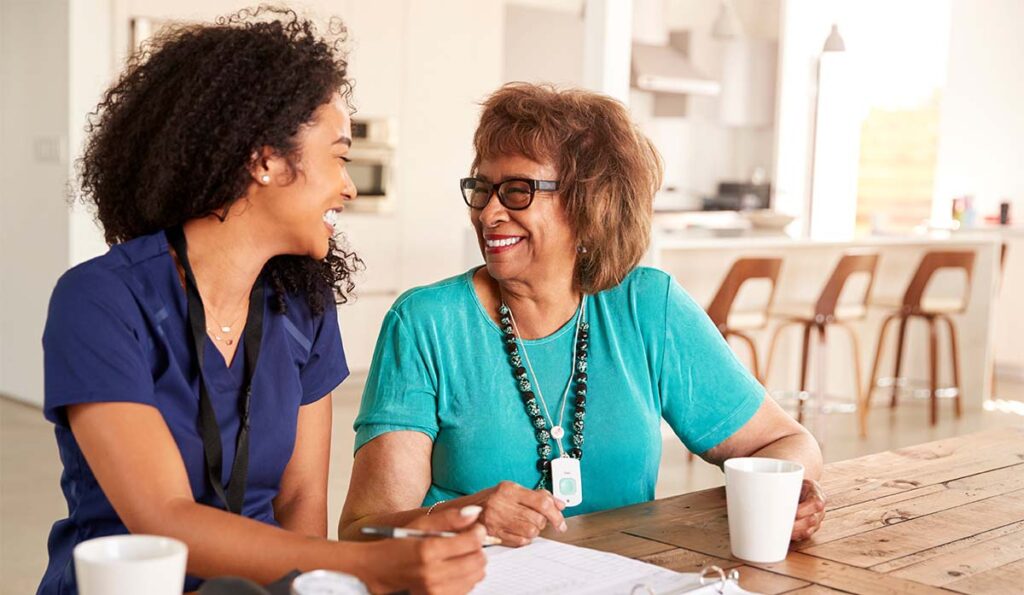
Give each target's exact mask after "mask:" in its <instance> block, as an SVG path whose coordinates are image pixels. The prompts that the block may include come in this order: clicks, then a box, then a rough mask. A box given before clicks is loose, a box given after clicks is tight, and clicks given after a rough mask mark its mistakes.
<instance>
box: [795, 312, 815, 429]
mask: <svg viewBox="0 0 1024 595" xmlns="http://www.w3.org/2000/svg"><path fill="white" fill-rule="evenodd" d="M812 328H813V325H812V324H810V323H806V324H804V340H803V344H802V347H801V351H800V392H799V393H798V394H797V399H796V421H797V423H801V424H802V423H804V399H803V396H804V393H805V392H806V391H807V360H808V357H809V356H810V350H811V329H812Z"/></svg>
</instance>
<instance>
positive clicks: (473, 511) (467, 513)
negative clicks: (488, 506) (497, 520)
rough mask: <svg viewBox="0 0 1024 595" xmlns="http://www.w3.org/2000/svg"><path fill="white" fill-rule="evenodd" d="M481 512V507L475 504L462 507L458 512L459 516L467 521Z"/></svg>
mask: <svg viewBox="0 0 1024 595" xmlns="http://www.w3.org/2000/svg"><path fill="white" fill-rule="evenodd" d="M483 511H484V509H483V508H482V507H480V506H477V505H476V504H470V505H469V506H463V507H462V508H461V509H460V510H459V514H460V515H462V516H464V517H466V518H467V519H468V518H476V517H478V516H480V513H481V512H483Z"/></svg>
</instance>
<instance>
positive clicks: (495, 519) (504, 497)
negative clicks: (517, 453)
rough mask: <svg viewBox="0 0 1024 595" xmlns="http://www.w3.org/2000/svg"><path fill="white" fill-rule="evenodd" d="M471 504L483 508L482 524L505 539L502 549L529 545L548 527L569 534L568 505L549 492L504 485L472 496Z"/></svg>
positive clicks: (500, 484)
mask: <svg viewBox="0 0 1024 595" xmlns="http://www.w3.org/2000/svg"><path fill="white" fill-rule="evenodd" d="M470 500H471V501H472V502H473V503H474V504H478V505H480V506H482V507H483V509H484V513H483V515H482V516H481V517H480V522H482V523H483V525H484V526H485V527H487V532H488V533H489V534H490V535H493V536H495V537H498V538H500V539H501V543H502V545H508V546H513V547H518V546H521V545H526V544H528V543H530V542H531V541H533V538H534V537H537V535H539V534H540V532H541V531H543V530H544V527H546V526H547V525H548V524H550V525H551V526H552V527H555V528H556V529H557V530H558V531H565V530H566V526H565V517H563V516H562V511H563V510H564V509H565V503H564V502H562V501H560V500H556V499H555V497H554V496H552V495H551V492H549V491H547V490H530V489H527V488H524V487H523V486H521V485H519V484H517V483H514V482H511V481H503V482H501V483H499V484H498V485H496V486H494V487H493V488H488V489H486V490H483V491H480V492H477V493H476V494H474V496H470Z"/></svg>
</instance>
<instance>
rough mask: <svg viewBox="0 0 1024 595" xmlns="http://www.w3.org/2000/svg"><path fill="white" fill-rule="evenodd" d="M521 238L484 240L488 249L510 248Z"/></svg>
mask: <svg viewBox="0 0 1024 595" xmlns="http://www.w3.org/2000/svg"><path fill="white" fill-rule="evenodd" d="M522 239H523V238H506V239H504V240H486V242H487V247H488V248H501V247H503V246H511V245H512V244H518V243H519V240H522Z"/></svg>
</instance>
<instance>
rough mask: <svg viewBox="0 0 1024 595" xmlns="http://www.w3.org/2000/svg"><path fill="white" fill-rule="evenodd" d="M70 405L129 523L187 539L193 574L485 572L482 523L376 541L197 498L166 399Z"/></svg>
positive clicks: (457, 580) (417, 579)
mask: <svg viewBox="0 0 1024 595" xmlns="http://www.w3.org/2000/svg"><path fill="white" fill-rule="evenodd" d="M67 412H68V420H69V423H70V425H71V430H72V432H73V433H74V435H75V439H76V440H77V441H78V444H79V446H80V448H81V449H82V453H83V454H84V455H85V458H86V461H87V462H88V463H89V467H90V468H91V469H92V471H93V473H94V474H95V476H96V479H97V480H98V481H99V484H100V487H101V488H102V489H103V492H104V494H106V496H107V498H108V499H109V500H110V503H111V504H112V505H113V507H114V510H116V511H117V514H118V516H120V518H121V520H122V521H123V522H124V524H125V526H127V527H128V530H129V531H131V532H132V533H150V534H155V535H164V536H168V537H174V538H176V539H179V540H181V541H183V542H185V544H186V545H187V546H188V549H189V552H188V565H187V570H188V572H189V573H190V574H193V575H197V576H204V577H212V576H220V575H234V576H241V577H245V578H249V579H251V580H254V581H257V582H260V583H264V584H265V583H269V582H271V581H273V580H276V579H278V578H280V576H281V575H283V574H284V573H286V572H289V571H291V570H292V569H295V568H301V569H313V568H324V569H333V570H338V571H341V572H346V573H349V574H352V575H355V576H357V577H359V578H360V579H362V580H363V581H364V582H366V583H367V584H368V585H369V586H370V588H371V589H373V590H374V591H387V592H389V591H396V590H402V589H412V590H414V591H419V590H424V588H425V585H430V584H434V586H437V585H438V584H444V585H449V586H451V587H452V588H453V589H454V590H456V591H467V590H468V589H469V587H471V586H472V584H474V583H475V582H477V581H478V580H479V578H480V577H482V575H483V566H484V564H485V561H484V557H483V554H482V552H481V550H480V540H481V537H482V536H481V535H480V533H482V531H479V532H478V531H466V532H465V533H463V534H461V535H460V536H458V537H455V538H450V539H440V538H438V539H423V540H413V539H406V540H383V541H378V542H374V543H338V542H332V541H327V540H326V539H318V538H314V537H306V536H303V535H298V534H296V533H292V532H290V531H286V530H284V529H280V528H278V527H273V526H271V525H267V524H264V523H260V522H259V521H255V520H252V519H248V518H245V517H242V516H239V515H235V514H231V513H228V512H225V511H223V510H219V509H216V508H212V507H209V506H205V505H202V504H199V503H197V502H195V501H194V500H193V498H192V491H191V488H190V486H189V481H188V475H187V473H186V471H185V466H184V463H183V462H182V460H181V455H180V453H179V452H178V449H177V445H176V444H175V442H174V438H173V437H172V436H171V433H170V431H169V430H168V428H167V425H166V423H165V422H164V420H163V417H162V416H161V415H160V413H159V411H157V410H156V409H154V408H152V407H150V406H148V405H142V404H138V403H122V402H103V403H89V404H80V405H72V406H69V407H68V408H67ZM449 516H450V518H446V519H445V520H446V521H449V525H451V528H458V529H462V528H466V527H468V525H470V524H471V523H472V522H473V521H474V520H475V519H476V516H475V515H473V518H471V519H470V518H468V517H467V518H466V519H461V520H460V519H457V518H456V517H457V514H456V515H449ZM456 525H457V526H456Z"/></svg>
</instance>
